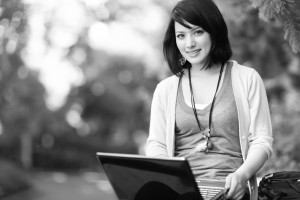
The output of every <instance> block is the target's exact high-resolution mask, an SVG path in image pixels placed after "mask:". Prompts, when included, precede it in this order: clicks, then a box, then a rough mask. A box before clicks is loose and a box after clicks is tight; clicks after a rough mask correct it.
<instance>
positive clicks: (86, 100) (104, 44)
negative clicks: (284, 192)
mask: <svg viewBox="0 0 300 200" xmlns="http://www.w3.org/2000/svg"><path fill="white" fill-rule="evenodd" d="M176 2H177V1H176V0H163V1H162V0H0V45H1V46H0V199H3V200H19V199H22V200H61V199H64V200H68V199H76V200H79V199H85V200H96V199H103V200H115V199H116V197H115V196H114V193H113V191H112V189H111V186H110V185H109V183H108V182H107V179H106V177H105V175H104V174H103V172H102V169H101V167H100V165H99V164H98V161H97V160H96V157H95V153H96V152H97V151H103V152H117V153H131V154H142V155H143V154H144V146H145V142H146V138H147V134H148V126H149V115H150V113H149V110H150V105H151V100H152V93H153V91H154V89H155V87H156V84H157V83H158V82H159V81H160V80H162V79H163V78H165V77H167V76H168V75H170V72H169V70H168V67H167V65H166V63H165V61H164V59H163V55H162V39H163V35H164V32H165V29H166V24H167V22H168V19H169V13H170V10H171V8H172V7H173V6H174V5H175V3H176ZM261 2H263V1H262V0H256V1H254V0H251V1H250V0H247V1H239V0H226V1H222V0H216V3H217V4H218V6H219V8H220V10H221V12H222V13H223V15H224V18H225V20H226V22H227V24H228V28H229V37H230V41H231V44H232V48H233V53H234V56H233V58H232V59H235V60H237V61H238V62H240V63H242V64H245V65H248V66H250V67H253V68H255V69H256V70H257V71H258V72H259V73H260V75H261V76H262V78H263V80H264V82H265V86H266V89H267V94H268V98H269V104H270V105H269V106H270V110H271V117H272V123H273V131H274V137H275V143H274V153H273V155H272V158H270V159H269V161H268V162H267V164H266V165H265V166H264V167H263V169H262V170H261V171H260V172H259V176H263V175H265V174H267V173H270V172H275V171H283V170H299V169H300V154H299V151H300V137H299V130H300V90H299V89H300V57H299V53H298V52H299V40H300V39H299V37H300V34H299V32H300V28H299V26H298V28H297V26H293V24H296V23H297V22H299V19H300V18H299V16H293V15H296V13H300V12H298V11H299V10H298V11H297V10H296V11H295V9H297V8H299V9H300V6H299V5H298V7H292V8H291V7H289V4H282V7H281V8H278V7H274V5H268V4H262V3H261ZM265 2H267V1H265ZM275 2H276V1H275ZM282 2H290V3H292V2H293V1H285V0H283V1H282ZM272 6H273V7H272ZM284 6H285V7H284ZM289 9H290V10H289ZM286 11H290V12H286ZM272 12H273V13H272ZM281 12H282V13H283V14H285V15H284V16H286V17H285V18H284V19H283V18H282V17H281V18H280V16H283V15H280V13H281ZM284 12H286V13H284ZM274 13H275V14H274ZM276 13H277V14H276ZM278 13H279V14H278ZM282 13H281V14H282ZM278 16H279V17H278ZM263 19H264V20H263ZM297 20H298V21H297Z"/></svg>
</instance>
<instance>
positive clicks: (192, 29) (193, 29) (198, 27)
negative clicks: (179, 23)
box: [175, 26, 203, 33]
mask: <svg viewBox="0 0 300 200" xmlns="http://www.w3.org/2000/svg"><path fill="white" fill-rule="evenodd" d="M197 29H201V30H203V28H201V27H200V26H195V27H193V28H191V29H190V30H191V31H195V30H197ZM175 33H185V31H175Z"/></svg>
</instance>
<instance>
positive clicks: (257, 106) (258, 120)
mask: <svg viewBox="0 0 300 200" xmlns="http://www.w3.org/2000/svg"><path fill="white" fill-rule="evenodd" d="M247 82H248V84H247V86H248V87H247V92H246V93H247V100H248V108H249V111H250V112H249V113H250V124H249V129H248V133H249V136H248V140H249V149H248V153H247V157H246V159H245V161H244V163H243V164H242V165H241V166H240V167H239V168H238V169H237V170H236V172H234V173H232V174H230V175H228V177H227V178H226V187H227V188H230V190H229V191H228V195H227V197H228V198H232V199H240V198H242V197H243V195H244V193H245V190H246V183H247V181H248V180H249V179H250V178H251V177H253V176H254V175H255V174H256V173H257V172H258V171H259V170H260V168H261V167H262V166H263V165H264V163H265V162H266V160H267V159H268V158H269V157H270V156H271V153H272V143H273V135H272V125H271V119H270V118H271V117H270V111H269V105H268V100H267V95H266V90H265V87H264V84H263V81H262V79H261V77H260V76H259V74H258V73H257V72H256V71H255V70H254V71H252V73H251V75H250V76H249V79H248V81H247Z"/></svg>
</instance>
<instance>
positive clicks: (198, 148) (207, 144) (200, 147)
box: [188, 65, 224, 153]
mask: <svg viewBox="0 0 300 200" xmlns="http://www.w3.org/2000/svg"><path fill="white" fill-rule="evenodd" d="M223 68H224V65H222V66H221V69H220V72H219V79H218V83H217V88H216V91H215V94H214V97H213V100H212V103H211V107H210V111H209V119H208V128H207V129H206V130H204V131H202V129H201V126H200V121H199V119H198V116H197V110H196V106H195V99H194V93H193V86H192V80H191V68H189V69H188V70H189V86H190V92H191V104H192V108H193V112H194V115H195V119H196V122H197V125H198V127H199V129H200V132H201V134H202V136H203V138H204V139H205V142H204V143H200V144H198V145H197V146H196V147H195V151H194V152H202V151H204V152H206V153H207V152H208V151H209V150H211V149H212V148H213V143H212V142H211V141H210V139H209V138H210V131H211V121H212V112H213V108H214V104H215V101H216V95H217V92H218V89H219V85H220V82H221V77H222V73H223Z"/></svg>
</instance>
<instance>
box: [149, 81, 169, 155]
mask: <svg viewBox="0 0 300 200" xmlns="http://www.w3.org/2000/svg"><path fill="white" fill-rule="evenodd" d="M165 101H166V97H165V96H164V95H163V88H162V85H161V84H158V85H157V87H156V89H155V91H154V94H153V99H152V104H151V115H150V127H149V137H148V139H147V145H146V155H147V156H155V157H167V156H168V154H167V147H166V119H165V116H166V115H165Z"/></svg>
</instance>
